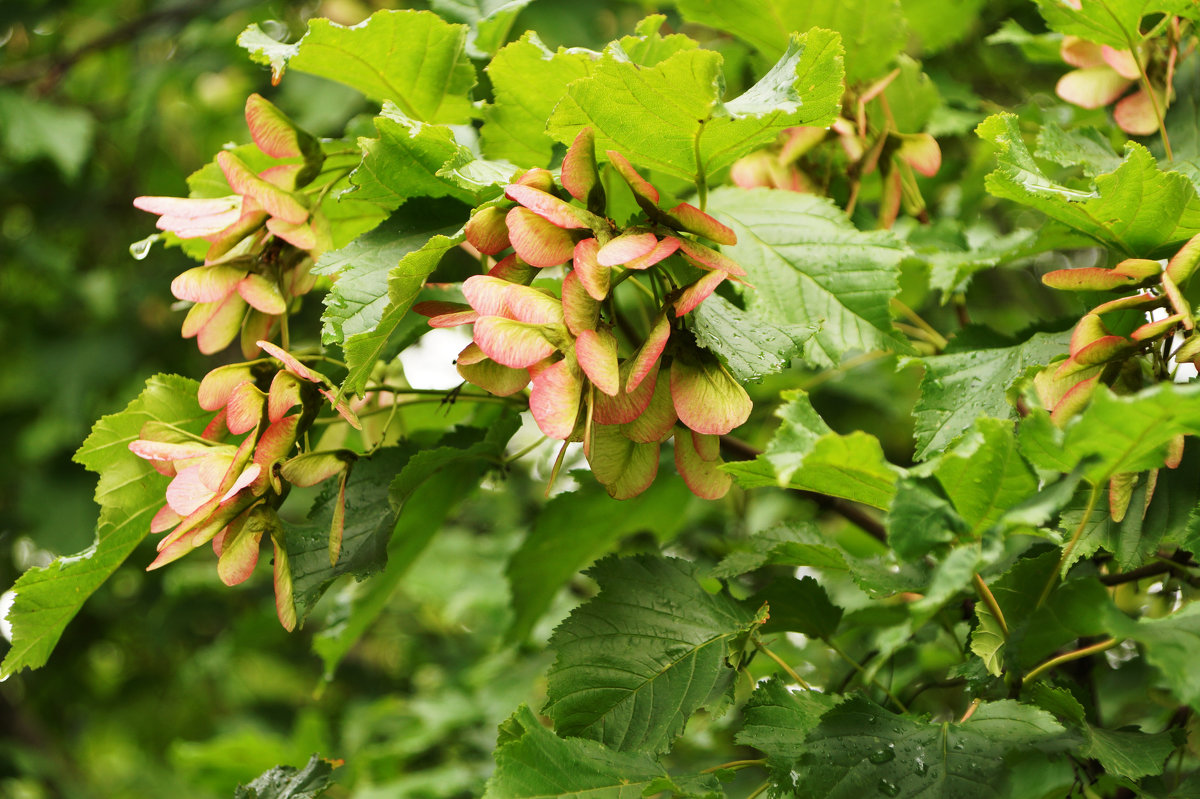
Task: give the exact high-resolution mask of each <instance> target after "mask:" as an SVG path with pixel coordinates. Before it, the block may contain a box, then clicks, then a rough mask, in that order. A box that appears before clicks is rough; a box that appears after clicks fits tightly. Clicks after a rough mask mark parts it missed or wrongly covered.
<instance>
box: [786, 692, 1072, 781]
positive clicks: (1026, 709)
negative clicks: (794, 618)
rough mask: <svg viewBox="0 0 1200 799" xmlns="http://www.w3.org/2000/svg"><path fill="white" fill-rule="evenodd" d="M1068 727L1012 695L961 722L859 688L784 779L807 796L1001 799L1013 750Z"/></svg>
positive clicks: (1034, 745) (1032, 746)
mask: <svg viewBox="0 0 1200 799" xmlns="http://www.w3.org/2000/svg"><path fill="white" fill-rule="evenodd" d="M1065 733H1066V730H1065V729H1064V728H1063V726H1062V725H1061V724H1059V723H1058V722H1057V721H1055V720H1054V717H1053V716H1051V715H1050V714H1049V713H1047V712H1046V711H1044V710H1041V709H1039V708H1036V707H1033V706H1031V705H1024V704H1020V703H1018V702H1014V701H1011V700H1004V701H1000V702H985V703H984V704H982V705H980V706H979V709H978V710H977V711H976V712H975V713H974V714H973V715H972V716H971V718H970V719H969V720H967V721H965V722H962V723H953V722H942V723H938V724H934V723H930V722H922V721H916V720H914V719H912V718H910V717H907V716H897V715H895V714H893V713H890V712H888V711H887V710H884V709H883V708H881V707H879V706H878V705H876V704H874V703H873V702H871V701H870V700H869V699H866V698H863V697H858V696H856V697H852V698H850V699H848V700H846V701H845V702H843V703H842V704H840V705H838V706H837V707H835V708H834V709H833V710H830V711H829V712H828V713H826V714H825V715H824V716H823V717H822V718H821V723H820V725H819V726H818V727H817V728H816V729H815V730H813V731H812V732H811V733H810V734H809V735H808V738H807V740H806V743H805V752H804V753H803V754H802V755H801V756H800V757H799V758H798V761H797V763H796V774H795V776H794V778H793V779H794V784H793V785H788V786H780V787H784V788H788V789H791V790H794V791H795V792H796V795H797V796H799V797H802V799H861V797H864V796H904V797H909V799H944V797H958V796H963V797H966V796H971V797H977V799H998V798H999V797H1002V796H1006V794H1005V793H1004V784H1005V783H1006V782H1007V779H1008V776H1009V767H1008V766H1007V764H1006V762H1005V758H1006V757H1007V756H1008V755H1009V754H1010V753H1013V752H1022V751H1036V750H1037V749H1038V748H1039V747H1043V746H1045V745H1047V744H1049V743H1050V742H1052V741H1054V740H1055V739H1059V738H1062V737H1063V736H1064V734H1065Z"/></svg>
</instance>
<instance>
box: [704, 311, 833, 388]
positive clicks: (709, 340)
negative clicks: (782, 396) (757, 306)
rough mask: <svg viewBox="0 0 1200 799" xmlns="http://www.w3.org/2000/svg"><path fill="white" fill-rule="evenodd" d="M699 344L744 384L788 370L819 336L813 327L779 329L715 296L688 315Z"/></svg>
mask: <svg viewBox="0 0 1200 799" xmlns="http://www.w3.org/2000/svg"><path fill="white" fill-rule="evenodd" d="M686 319H687V322H688V326H689V327H690V328H691V331H692V333H693V334H694V335H695V336H696V343H697V344H699V345H700V346H701V347H704V348H705V349H707V350H708V351H709V352H711V353H713V354H714V355H716V356H717V357H718V358H719V359H720V360H721V363H723V364H724V365H725V368H726V369H728V370H729V373H730V374H731V375H733V376H734V378H735V379H736V380H738V381H739V382H741V383H746V382H752V381H757V380H761V379H762V378H764V377H766V376H767V375H772V374H775V373H777V372H781V371H783V370H784V369H786V368H787V367H788V366H789V365H790V364H791V362H792V358H795V357H797V356H798V355H800V353H801V352H802V351H803V348H804V343H805V342H806V341H808V340H809V339H811V338H812V337H813V335H814V334H815V333H816V328H815V327H814V326H811V325H808V326H806V325H796V324H785V325H781V326H776V325H774V324H771V323H770V322H768V321H766V320H765V319H763V318H761V317H759V316H758V315H757V314H755V313H754V312H752V311H743V310H742V309H741V308H738V307H737V306H736V305H734V304H733V303H731V302H729V301H728V300H726V299H725V298H724V297H722V296H720V295H719V294H713V295H712V296H710V297H709V298H708V299H706V300H705V301H704V302H702V303H700V307H698V308H697V309H696V310H694V311H692V313H690V314H688V315H687V317H686Z"/></svg>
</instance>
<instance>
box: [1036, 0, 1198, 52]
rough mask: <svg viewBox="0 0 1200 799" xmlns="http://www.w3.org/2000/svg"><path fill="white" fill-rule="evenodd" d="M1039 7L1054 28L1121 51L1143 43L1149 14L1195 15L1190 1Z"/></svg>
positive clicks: (1050, 1)
mask: <svg viewBox="0 0 1200 799" xmlns="http://www.w3.org/2000/svg"><path fill="white" fill-rule="evenodd" d="M1037 4H1038V10H1039V11H1041V12H1042V16H1043V17H1045V18H1046V24H1047V25H1048V26H1049V27H1050V28H1052V29H1054V30H1056V31H1058V32H1059V33H1066V34H1070V35H1072V36H1078V37H1080V38H1082V39H1087V40H1088V41H1089V42H1095V43H1097V44H1106V45H1108V46H1109V47H1114V48H1116V49H1118V50H1129V49H1132V48H1133V47H1134V46H1135V45H1138V44H1140V43H1141V41H1142V30H1141V22H1142V18H1143V17H1145V16H1147V15H1149V14H1156V15H1157V14H1181V13H1187V12H1188V11H1192V13H1195V5H1194V4H1193V3H1192V2H1190V0H1079V3H1078V6H1079V7H1078V8H1076V7H1074V6H1073V5H1072V4H1069V3H1065V2H1063V0H1037Z"/></svg>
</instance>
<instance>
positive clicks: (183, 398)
mask: <svg viewBox="0 0 1200 799" xmlns="http://www.w3.org/2000/svg"><path fill="white" fill-rule="evenodd" d="M198 388H199V385H198V384H197V383H196V382H195V381H194V380H188V379H186V378H183V377H177V376H175V375H156V376H155V377H152V378H150V379H149V380H147V381H146V388H145V390H144V391H142V393H141V394H140V395H139V396H138V398H137V399H135V400H134V401H133V402H131V403H129V405H128V406H126V408H125V410H123V411H121V412H120V413H115V414H112V415H111V416H105V417H104V418H102V419H100V420H99V421H98V422H96V424H95V426H94V427H93V428H92V432H91V435H89V436H88V437H87V440H86V441H84V442H83V446H81V447H80V448H79V451H78V452H76V453H75V461H76V462H77V463H80V464H82V465H83V466H84V467H85V468H87V469H88V470H89V471H92V472H96V473H97V474H99V475H100V481H99V483H98V484H97V486H96V502H97V504H99V505H100V520H99V523H98V524H97V526H96V540H95V542H94V543H93V544H92V546H91V547H89V548H88V549H86V550H84V551H83V552H80V553H78V554H76V555H72V556H70V557H62V558H57V559H55V560H54V561H53V562H52V563H50V565H48V566H45V567H35V568H32V569H30V570H29V571H27V572H25V573H24V574H23V575H21V577H20V578H19V579H18V580H17V582H16V584H15V585H14V586H13V589H12V590H13V591H15V592H16V598H15V600H14V601H13V604H12V607H11V608H9V611H8V614H7V618H8V622H9V624H11V625H12V646H11V648H10V649H9V650H8V652H7V653H6V654H5V656H4V663H3V664H0V678H7V677H9V676H11V675H13V674H16V673H17V672H19V671H20V670H21V669H24V668H30V669H36V668H39V667H41V666H42V665H44V664H45V662H46V660H47V659H48V658H49V657H50V653H51V652H52V651H53V650H54V646H55V645H56V644H57V643H58V639H59V638H60V637H61V636H62V633H63V630H64V629H65V628H66V626H67V624H68V622H70V621H71V619H73V618H74V617H75V614H76V613H78V612H79V609H80V608H81V607H82V606H83V603H84V602H85V601H87V598H88V597H90V596H91V595H92V593H93V592H95V590H96V589H97V588H99V587H100V586H101V585H102V584H103V583H104V581H105V580H107V579H108V578H109V576H110V575H112V573H113V572H115V571H116V570H117V568H118V567H119V566H120V565H121V564H122V563H124V562H125V559H126V558H128V557H129V555H130V554H132V553H133V551H134V549H136V548H137V545H138V544H140V543H141V541H142V539H144V538H145V537H146V535H147V534H148V533H149V532H150V520H151V518H153V516H154V514H155V513H156V512H157V511H158V509H159V508H161V507H162V506H163V505H164V504H165V503H166V499H165V496H164V495H165V492H166V487H167V484H168V483H169V482H170V479H169V478H166V477H163V476H162V475H160V474H158V473H157V472H156V471H154V469H153V467H151V466H150V462H149V461H146V460H143V459H141V458H139V457H138V456H136V455H134V454H133V453H132V452H130V451H129V444H130V442H132V441H136V440H137V439H138V438H140V437H141V430H142V427H143V425H145V424H147V423H148V422H161V423H163V424H169V425H173V426H175V427H179V428H181V429H183V430H187V431H189V432H191V433H199V432H200V431H201V430H203V429H204V426H205V424H206V423H207V422H208V420H209V419H210V418H211V417H212V414H210V413H207V412H205V411H203V410H201V409H200V406H199V405H197V404H196V390H197V389H198ZM146 563H149V560H147V561H146ZM143 565H144V564H143Z"/></svg>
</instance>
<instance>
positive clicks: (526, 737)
mask: <svg viewBox="0 0 1200 799" xmlns="http://www.w3.org/2000/svg"><path fill="white" fill-rule="evenodd" d="M664 790H670V791H672V792H673V793H674V794H675V796H678V797H695V799H717V797H719V796H723V793H722V792H721V789H720V787H719V786H718V784H717V781H716V778H715V777H713V776H712V775H705V776H702V777H693V778H690V779H686V780H676V779H673V778H672V777H670V776H669V775H668V774H667V772H666V771H665V770H664V769H663V767H662V766H661V765H660V764H659V763H658V761H657V760H655V759H654V758H653V757H651V756H650V755H648V754H644V753H641V752H615V751H613V750H612V749H609V748H607V747H605V746H602V745H600V744H598V743H596V742H595V741H589V740H585V739H581V738H560V737H559V736H557V735H555V734H554V733H553V732H551V731H550V730H549V729H547V728H546V727H544V726H542V724H541V723H539V722H538V720H537V718H536V717H535V716H534V715H533V713H532V712H530V710H529V708H528V707H526V706H524V705H522V706H521V708H520V709H519V710H517V712H516V713H515V714H514V715H513V716H512V717H511V718H509V719H508V721H506V722H505V723H504V724H503V725H501V728H500V742H499V747H498V748H497V749H496V773H495V774H493V775H492V778H491V779H490V780H488V784H487V790H486V791H485V793H484V795H483V796H484V799H555V798H556V797H557V798H559V799H583V797H594V799H641V797H642V796H643V795H651V794H657V793H659V792H661V791H664Z"/></svg>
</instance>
